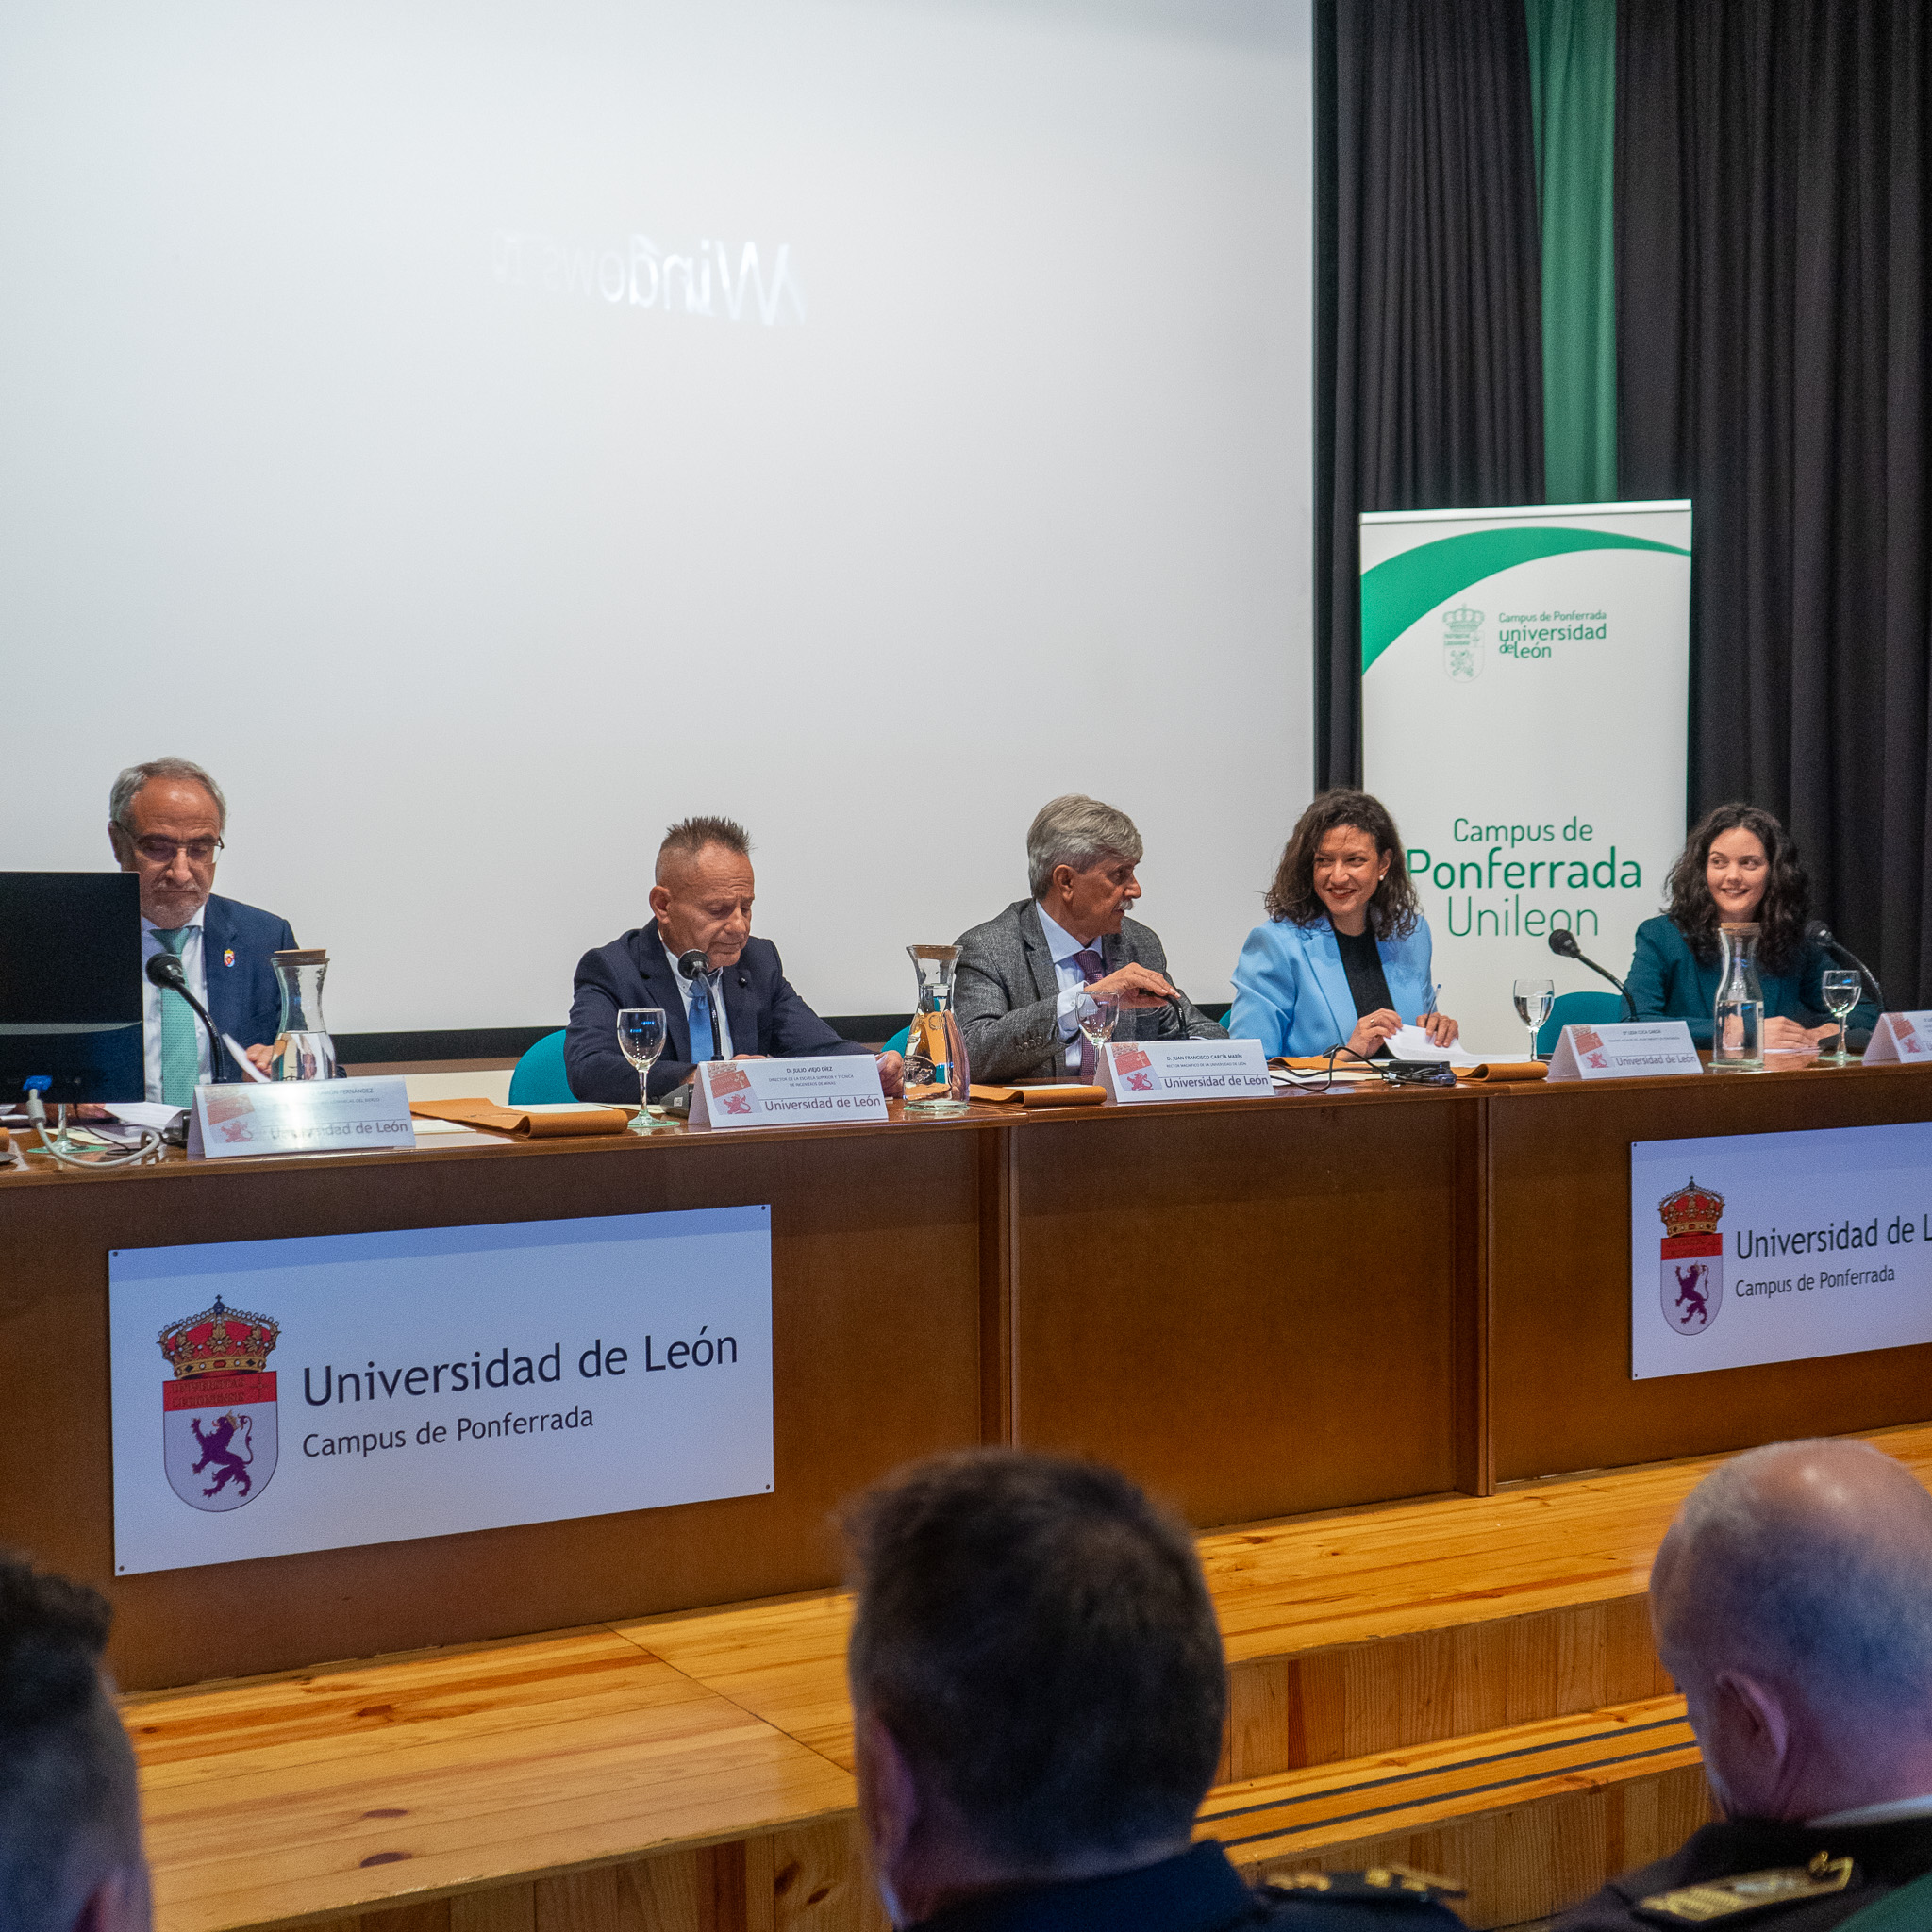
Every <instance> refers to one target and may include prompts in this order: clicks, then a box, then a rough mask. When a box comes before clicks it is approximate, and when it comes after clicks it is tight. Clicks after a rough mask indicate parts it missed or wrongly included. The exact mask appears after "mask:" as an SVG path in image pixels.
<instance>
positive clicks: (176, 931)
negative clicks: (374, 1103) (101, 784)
mask: <svg viewBox="0 0 1932 1932" xmlns="http://www.w3.org/2000/svg"><path fill="white" fill-rule="evenodd" d="M227 820H228V804H227V801H226V800H225V798H224V797H223V796H222V788H221V787H220V786H219V785H217V784H216V783H215V781H214V780H213V779H212V778H211V777H210V776H209V775H208V773H206V772H205V771H203V770H202V768H201V767H200V766H199V765H195V764H191V763H190V762H189V761H188V760H187V759H186V758H152V759H150V760H149V761H148V762H147V763H146V764H144V765H129V766H128V768H127V769H126V770H125V772H123V773H122V774H121V775H120V776H119V777H118V778H116V779H115V780H114V789H113V791H111V792H110V793H109V794H108V841H109V843H110V844H111V845H112V846H113V848H114V858H115V859H116V861H117V862H118V864H119V865H120V867H121V870H122V871H123V872H131V873H132V874H134V875H135V877H136V878H138V879H139V880H140V881H141V959H142V969H143V971H145V969H146V965H147V962H148V960H149V959H151V958H154V956H155V955H156V954H157V953H160V952H169V953H173V954H174V955H175V958H177V959H179V960H180V961H181V971H182V973H183V974H184V975H185V976H186V978H187V981H188V984H189V985H190V986H191V987H192V988H193V990H194V991H195V993H196V994H197V996H198V997H199V998H200V1000H201V1002H202V1004H203V1005H204V1006H206V1007H207V1008H208V1012H209V1014H210V1016H211V1017H212V1018H213V1020H214V1023H215V1024H216V1026H217V1027H218V1028H220V1030H221V1031H222V1032H224V1033H225V1034H228V1035H229V1036H230V1037H231V1038H232V1039H233V1040H234V1041H236V1043H237V1044H238V1045H240V1046H242V1047H245V1048H246V1049H247V1053H248V1058H250V1059H251V1060H253V1061H254V1063H255V1064H256V1065H257V1066H258V1067H259V1068H260V1069H261V1070H262V1072H263V1073H266V1072H267V1071H268V1069H269V1056H270V1049H271V1048H272V1047H273V1046H274V1044H275V1034H276V1032H277V1031H278V1030H279V1028H280V1025H281V1019H282V995H281V988H280V986H279V984H278V983H277V981H276V979H275V964H274V959H273V955H275V953H276V952H279V951H281V950H283V949H285V948H288V947H291V946H293V945H294V943H295V935H294V934H293V932H291V930H290V928H289V922H288V921H287V920H286V919H278V918H277V917H276V916H275V914H274V913H273V912H262V911H259V910H258V909H257V908H255V907H253V906H244V905H242V903H241V902H240V901H239V900H237V899H224V898H221V897H219V896H218V895H217V894H216V892H215V891H214V882H215V863H216V860H217V858H219V856H220V853H221V850H222V834H223V832H224V831H225V829H226V826H227ZM142 985H143V991H142V998H143V1000H144V1001H145V1005H144V1006H143V1008H142V1020H143V1024H142V1048H143V1054H144V1062H145V1073H146V1082H147V1097H148V1099H149V1100H152V1101H162V1102H165V1103H166V1104H167V1105H168V1106H170V1107H189V1106H192V1104H193V1101H194V1090H195V1088H196V1086H197V1085H198V1084H199V1083H200V1082H202V1081H204V1080H211V1079H215V1078H218V1077H219V1076H220V1074H221V1072H222V1070H221V1069H220V1068H218V1067H216V1066H215V1065H214V1064H213V1063H212V1055H211V1049H210V1045H209V1041H208V1031H207V1029H206V1028H205V1027H204V1026H203V1025H202V1024H201V1022H200V1021H199V1020H197V1019H196V1018H195V1015H194V1009H193V1008H192V1007H191V1006H190V1005H189V1004H188V1002H187V1001H186V1000H184V999H183V998H182V997H181V995H180V994H179V993H177V992H175V991H172V990H164V989H162V988H160V987H158V986H156V985H155V983H154V982H153V981H152V980H144V981H143V983H142Z"/></svg>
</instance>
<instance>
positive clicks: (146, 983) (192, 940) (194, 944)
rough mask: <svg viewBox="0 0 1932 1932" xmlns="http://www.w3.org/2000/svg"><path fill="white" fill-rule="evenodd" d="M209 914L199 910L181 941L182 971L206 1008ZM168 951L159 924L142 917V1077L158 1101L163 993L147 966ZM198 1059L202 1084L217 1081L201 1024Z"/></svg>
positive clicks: (196, 1047)
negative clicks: (204, 931)
mask: <svg viewBox="0 0 1932 1932" xmlns="http://www.w3.org/2000/svg"><path fill="white" fill-rule="evenodd" d="M207 910H208V908H207V907H206V906H197V907H196V908H195V909H194V917H193V918H192V919H191V920H189V921H187V926H188V937H187V938H186V939H185V940H183V941H181V953H180V958H181V971H182V974H183V975H184V976H185V977H186V979H187V981H188V984H189V986H190V987H191V988H192V990H193V992H194V996H195V998H196V999H198V1000H199V1001H200V1002H201V1003H202V1005H203V1006H207V1005H208V960H207V958H206V957H205V952H204V948H203V946H202V943H201V915H202V914H203V913H204V912H206V911H207ZM167 950H168V949H167V947H166V946H164V945H162V943H161V942H160V941H159V940H158V939H156V937H155V923H154V921H153V920H151V919H150V918H149V917H148V916H147V914H146V913H144V912H143V913H142V915H141V974H142V978H141V1058H142V1079H143V1080H144V1081H145V1083H146V1086H147V1097H148V1098H149V1099H150V1100H154V1101H158V1100H160V1099H162V1098H163V1097H164V1096H163V1094H162V1092H161V990H160V988H159V987H158V986H157V985H156V984H155V983H154V981H153V980H152V979H150V978H149V977H148V976H147V962H148V961H149V960H150V959H152V958H154V956H155V955H156V954H157V953H165V952H166V951H167ZM194 1057H195V1065H196V1068H197V1072H196V1074H195V1077H196V1079H198V1080H208V1079H211V1078H213V1063H212V1062H211V1061H210V1060H209V1058H208V1028H207V1027H206V1026H204V1025H203V1024H201V1022H200V1020H198V1019H196V1020H195V1022H194Z"/></svg>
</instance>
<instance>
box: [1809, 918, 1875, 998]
mask: <svg viewBox="0 0 1932 1932" xmlns="http://www.w3.org/2000/svg"><path fill="white" fill-rule="evenodd" d="M1805 937H1806V938H1807V940H1809V941H1811V943H1812V944H1813V945H1814V946H1823V947H1824V950H1825V951H1826V952H1827V953H1829V954H1831V955H1832V957H1833V958H1838V959H1842V960H1843V961H1844V962H1845V964H1846V965H1847V966H1856V967H1857V969H1858V971H1859V973H1860V974H1862V975H1863V977H1864V981H1865V984H1866V985H1867V986H1869V987H1870V988H1871V989H1872V998H1873V1002H1874V1005H1876V1007H1877V1008H1878V1010H1879V1011H1880V1012H1881V1013H1882V1012H1884V1010H1885V990H1884V988H1883V987H1881V986H1880V985H1879V984H1878V975H1877V974H1875V973H1874V972H1873V970H1872V969H1871V967H1869V966H1868V965H1866V963H1865V962H1864V960H1862V959H1861V958H1858V956H1857V954H1856V953H1855V952H1853V951H1852V949H1851V947H1849V946H1848V945H1846V944H1845V942H1844V941H1842V940H1840V939H1839V938H1838V937H1837V936H1836V935H1835V934H1834V933H1833V932H1832V929H1831V928H1830V926H1828V925H1826V924H1825V923H1824V920H1822V919H1814V920H1812V921H1811V923H1810V924H1808V925H1807V926H1806V928H1805Z"/></svg>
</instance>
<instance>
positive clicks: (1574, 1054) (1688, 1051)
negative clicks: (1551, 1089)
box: [1549, 1020, 1704, 1080]
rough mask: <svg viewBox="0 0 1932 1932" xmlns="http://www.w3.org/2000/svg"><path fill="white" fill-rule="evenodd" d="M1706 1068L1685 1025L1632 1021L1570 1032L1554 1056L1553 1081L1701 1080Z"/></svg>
mask: <svg viewBox="0 0 1932 1932" xmlns="http://www.w3.org/2000/svg"><path fill="white" fill-rule="evenodd" d="M1703 1071H1704V1062H1703V1061H1702V1060H1701V1059H1699V1058H1697V1047H1696V1044H1695V1042H1694V1041H1692V1040H1691V1029H1690V1027H1689V1026H1687V1025H1686V1024H1684V1023H1683V1021H1681V1020H1642V1021H1632V1022H1628V1023H1626V1024H1623V1025H1618V1026H1609V1025H1603V1026H1566V1027H1564V1029H1563V1031H1562V1032H1561V1034H1559V1035H1558V1036H1557V1050H1556V1052H1555V1053H1553V1054H1552V1055H1551V1056H1550V1072H1549V1077H1550V1078H1551V1079H1552V1080H1637V1079H1647V1078H1652V1077H1654V1076H1656V1075H1657V1074H1701V1073H1703Z"/></svg>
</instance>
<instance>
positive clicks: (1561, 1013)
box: [1536, 992, 1624, 1054]
mask: <svg viewBox="0 0 1932 1932" xmlns="http://www.w3.org/2000/svg"><path fill="white" fill-rule="evenodd" d="M1623 1017H1624V1002H1623V1001H1622V999H1620V998H1619V997H1618V996H1617V994H1615V993H1613V992H1559V993H1558V994H1557V1003H1556V1005H1555V1006H1553V1007H1552V1008H1550V1017H1549V1018H1548V1019H1547V1020H1545V1021H1544V1022H1543V1024H1542V1025H1541V1027H1539V1028H1538V1029H1537V1036H1536V1050H1537V1052H1539V1053H1541V1054H1551V1053H1555V1052H1556V1050H1557V1041H1558V1040H1559V1039H1560V1038H1561V1037H1562V1033H1563V1029H1564V1027H1566V1026H1596V1025H1605V1024H1607V1025H1611V1026H1614V1025H1615V1024H1617V1022H1618V1021H1619V1020H1621V1019H1622V1018H1623Z"/></svg>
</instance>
